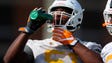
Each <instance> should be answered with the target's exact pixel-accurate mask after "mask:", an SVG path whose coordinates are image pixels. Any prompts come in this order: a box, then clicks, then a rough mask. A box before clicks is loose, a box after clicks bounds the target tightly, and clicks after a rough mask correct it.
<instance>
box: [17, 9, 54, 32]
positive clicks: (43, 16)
mask: <svg viewBox="0 0 112 63" xmlns="http://www.w3.org/2000/svg"><path fill="white" fill-rule="evenodd" d="M52 19H53V17H52V16H51V15H50V14H47V13H45V11H43V10H42V9H41V8H39V9H37V8H35V9H34V10H33V11H32V12H31V13H30V15H29V18H28V22H27V25H26V27H22V28H20V29H19V31H23V32H26V33H28V34H32V33H33V32H34V31H36V30H37V29H38V28H40V27H41V26H42V25H43V24H44V23H45V22H46V21H47V20H52Z"/></svg>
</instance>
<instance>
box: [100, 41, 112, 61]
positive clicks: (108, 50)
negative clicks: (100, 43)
mask: <svg viewBox="0 0 112 63" xmlns="http://www.w3.org/2000/svg"><path fill="white" fill-rule="evenodd" d="M101 57H102V59H103V61H104V63H112V42H110V43H108V44H106V45H105V46H104V48H103V49H102V51H101Z"/></svg>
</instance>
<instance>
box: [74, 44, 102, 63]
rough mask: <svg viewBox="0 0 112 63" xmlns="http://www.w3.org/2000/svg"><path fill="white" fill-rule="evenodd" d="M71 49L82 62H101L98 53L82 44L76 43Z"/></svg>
mask: <svg viewBox="0 0 112 63" xmlns="http://www.w3.org/2000/svg"><path fill="white" fill-rule="evenodd" d="M73 50H74V51H75V53H76V54H77V55H78V56H79V57H80V58H81V60H82V61H83V62H84V63H103V62H102V59H101V57H100V55H99V54H97V53H95V52H93V51H92V50H89V49H88V48H87V47H85V46H84V45H82V44H80V43H77V44H76V45H75V46H74V47H73Z"/></svg>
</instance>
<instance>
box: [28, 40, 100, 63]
mask: <svg viewBox="0 0 112 63" xmlns="http://www.w3.org/2000/svg"><path fill="white" fill-rule="evenodd" d="M82 43H83V44H84V45H85V46H87V47H88V48H89V49H92V50H94V51H96V52H98V51H99V50H101V46H100V45H99V44H96V43H94V42H82ZM27 45H28V46H29V47H30V48H31V49H32V51H33V54H34V58H35V63H82V62H81V60H80V59H79V58H78V56H77V55H76V54H74V53H73V51H72V50H70V49H69V48H67V47H65V46H63V45H62V44H61V43H59V42H56V41H54V40H52V39H45V40H28V42H27Z"/></svg>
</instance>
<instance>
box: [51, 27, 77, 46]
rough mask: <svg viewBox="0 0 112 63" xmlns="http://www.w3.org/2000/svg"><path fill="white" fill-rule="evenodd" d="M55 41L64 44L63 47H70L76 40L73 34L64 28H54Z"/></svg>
mask: <svg viewBox="0 0 112 63" xmlns="http://www.w3.org/2000/svg"><path fill="white" fill-rule="evenodd" d="M53 40H55V41H57V42H60V43H62V44H63V45H70V44H71V43H72V42H73V41H74V40H76V38H75V37H74V36H73V35H72V33H71V32H69V31H68V30H65V29H63V28H54V30H53Z"/></svg>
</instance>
